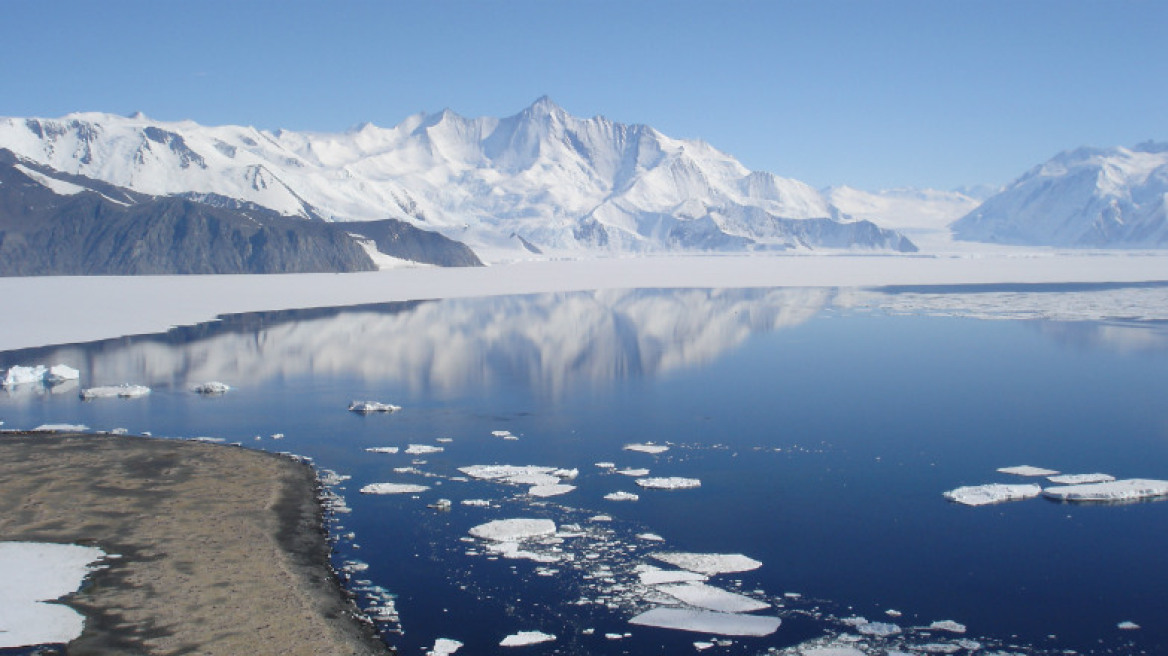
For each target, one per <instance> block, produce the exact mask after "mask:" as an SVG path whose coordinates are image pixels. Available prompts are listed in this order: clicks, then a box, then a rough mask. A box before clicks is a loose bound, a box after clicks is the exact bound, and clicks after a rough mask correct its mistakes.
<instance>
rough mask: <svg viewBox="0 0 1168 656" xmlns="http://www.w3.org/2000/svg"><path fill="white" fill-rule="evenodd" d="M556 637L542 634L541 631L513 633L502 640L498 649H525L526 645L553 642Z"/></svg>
mask: <svg viewBox="0 0 1168 656" xmlns="http://www.w3.org/2000/svg"><path fill="white" fill-rule="evenodd" d="M555 639H556V636H555V635H553V634H551V633H543V632H542V631H520V632H519V633H513V634H511V635H509V636H507V637H506V638H503V640H502V642H500V643H499V646H500V647H525V646H527V645H538V644H540V643H543V642H553V641H554V640H555Z"/></svg>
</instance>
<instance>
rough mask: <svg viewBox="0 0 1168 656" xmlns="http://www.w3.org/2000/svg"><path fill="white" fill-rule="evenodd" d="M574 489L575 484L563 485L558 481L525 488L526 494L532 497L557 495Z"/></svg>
mask: <svg viewBox="0 0 1168 656" xmlns="http://www.w3.org/2000/svg"><path fill="white" fill-rule="evenodd" d="M575 489H576V486H575V485H563V484H560V483H553V484H548V485H532V486H531V487H530V488H529V489H528V490H527V494H528V495H530V496H533V497H540V498H546V497H558V496H560V495H561V494H567V493H569V492H571V491H572V490H575Z"/></svg>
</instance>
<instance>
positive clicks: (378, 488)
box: [361, 483, 430, 494]
mask: <svg viewBox="0 0 1168 656" xmlns="http://www.w3.org/2000/svg"><path fill="white" fill-rule="evenodd" d="M429 489H430V486H429V485H414V484H412V483H370V484H369V485H366V486H365V487H363V488H361V494H418V493H419V492H425V491H426V490H429Z"/></svg>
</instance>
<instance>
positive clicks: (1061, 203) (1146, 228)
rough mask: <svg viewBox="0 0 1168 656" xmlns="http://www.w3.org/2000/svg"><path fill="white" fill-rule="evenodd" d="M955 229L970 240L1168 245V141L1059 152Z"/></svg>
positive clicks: (1158, 246)
mask: <svg viewBox="0 0 1168 656" xmlns="http://www.w3.org/2000/svg"><path fill="white" fill-rule="evenodd" d="M952 228H953V232H954V235H955V236H956V237H957V238H958V239H964V240H968V241H983V242H996V243H1005V244H1023V245H1047V246H1069V247H1104V248H1168V144H1166V143H1152V142H1147V143H1144V144H1140V145H1139V146H1136V147H1134V148H1122V147H1116V148H1080V149H1078V150H1073V151H1068V152H1064V153H1061V154H1059V155H1057V156H1055V157H1054V158H1052V159H1051V160H1049V161H1047V162H1046V163H1044V164H1042V165H1040V166H1037V167H1035V168H1034V169H1031V170H1030V171H1029V172H1027V173H1026V174H1025V175H1023V176H1022V177H1020V178H1018V179H1017V180H1015V181H1014V182H1013V183H1011V184H1010V185H1009V186H1008V187H1007V188H1006V189H1005V190H1004V191H1002V192H1001V193H999V194H998V195H996V196H993V197H992V198H990V199H988V200H986V201H985V203H983V204H982V205H981V206H980V207H978V208H977V209H975V210H973V211H972V212H970V213H969V214H968V215H966V216H965V217H963V218H961V219H960V220H958V221H957V222H955V223H954V224H953V226H952Z"/></svg>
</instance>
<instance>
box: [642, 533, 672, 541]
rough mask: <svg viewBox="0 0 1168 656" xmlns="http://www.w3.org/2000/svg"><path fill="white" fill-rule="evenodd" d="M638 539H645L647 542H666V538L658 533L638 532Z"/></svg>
mask: <svg viewBox="0 0 1168 656" xmlns="http://www.w3.org/2000/svg"><path fill="white" fill-rule="evenodd" d="M637 539H638V540H645V541H646V542H664V541H665V538H663V537H661V536H660V535H657V534H656V533H638V534H637Z"/></svg>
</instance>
